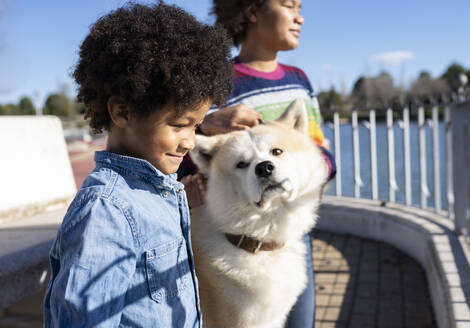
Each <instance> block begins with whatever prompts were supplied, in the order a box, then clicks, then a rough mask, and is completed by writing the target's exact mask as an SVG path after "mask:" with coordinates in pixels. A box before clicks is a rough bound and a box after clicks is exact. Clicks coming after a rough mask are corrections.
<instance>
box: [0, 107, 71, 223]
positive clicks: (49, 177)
mask: <svg viewBox="0 0 470 328" xmlns="http://www.w3.org/2000/svg"><path fill="white" fill-rule="evenodd" d="M0 154H1V160H0V181H1V185H0V220H1V219H2V218H9V217H10V218H11V217H13V216H16V217H20V216H23V215H25V214H32V213H38V212H40V211H41V210H43V207H44V206H47V205H51V204H54V203H58V202H64V201H66V200H68V199H70V198H71V197H73V195H74V194H75V192H76V186H75V182H74V179H73V173H72V168H71V166H70V161H69V158H68V155H67V149H66V145H65V139H64V135H63V132H62V126H61V123H60V120H59V119H58V118H56V117H52V116H43V117H38V116H0Z"/></svg>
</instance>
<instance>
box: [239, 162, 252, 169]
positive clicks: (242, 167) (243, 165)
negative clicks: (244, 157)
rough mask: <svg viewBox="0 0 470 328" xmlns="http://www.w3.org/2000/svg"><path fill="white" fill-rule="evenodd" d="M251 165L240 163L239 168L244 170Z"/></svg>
mask: <svg viewBox="0 0 470 328" xmlns="http://www.w3.org/2000/svg"><path fill="white" fill-rule="evenodd" d="M249 165H250V163H247V162H238V163H237V168H239V169H244V168H246V167H248V166H249Z"/></svg>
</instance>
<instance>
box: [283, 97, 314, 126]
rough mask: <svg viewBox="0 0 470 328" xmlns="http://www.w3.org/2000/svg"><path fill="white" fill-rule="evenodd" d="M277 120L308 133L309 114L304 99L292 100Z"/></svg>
mask: <svg viewBox="0 0 470 328" xmlns="http://www.w3.org/2000/svg"><path fill="white" fill-rule="evenodd" d="M277 121H278V122H279V123H282V124H285V125H287V126H289V127H291V128H294V129H296V130H298V131H300V132H302V133H304V134H308V116H307V108H306V107H305V102H304V100H303V99H302V98H297V99H296V100H294V101H293V102H291V103H290V104H289V106H287V108H286V110H285V111H284V113H282V115H281V117H279V118H278V119H277Z"/></svg>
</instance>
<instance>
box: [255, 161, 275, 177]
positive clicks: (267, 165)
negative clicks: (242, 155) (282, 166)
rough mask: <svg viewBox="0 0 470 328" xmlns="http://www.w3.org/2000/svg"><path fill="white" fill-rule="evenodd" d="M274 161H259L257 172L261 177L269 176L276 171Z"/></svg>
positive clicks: (256, 167)
mask: <svg viewBox="0 0 470 328" xmlns="http://www.w3.org/2000/svg"><path fill="white" fill-rule="evenodd" d="M274 168H275V166H274V163H273V162H271V161H264V162H261V163H258V164H257V165H256V166H255V174H256V175H257V176H259V177H260V178H267V177H269V176H270V175H271V173H273V171H274Z"/></svg>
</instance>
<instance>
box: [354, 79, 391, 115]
mask: <svg viewBox="0 0 470 328" xmlns="http://www.w3.org/2000/svg"><path fill="white" fill-rule="evenodd" d="M396 96H397V89H396V88H395V86H394V85H393V79H392V77H391V76H390V74H389V73H387V72H381V73H380V74H379V75H378V76H377V77H364V76H361V77H360V78H359V79H357V81H356V83H354V87H353V91H352V94H351V101H352V103H353V105H354V106H356V107H361V108H365V107H370V106H372V107H376V108H381V107H383V106H384V105H386V104H390V103H391V102H392V100H393V98H394V97H396Z"/></svg>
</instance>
